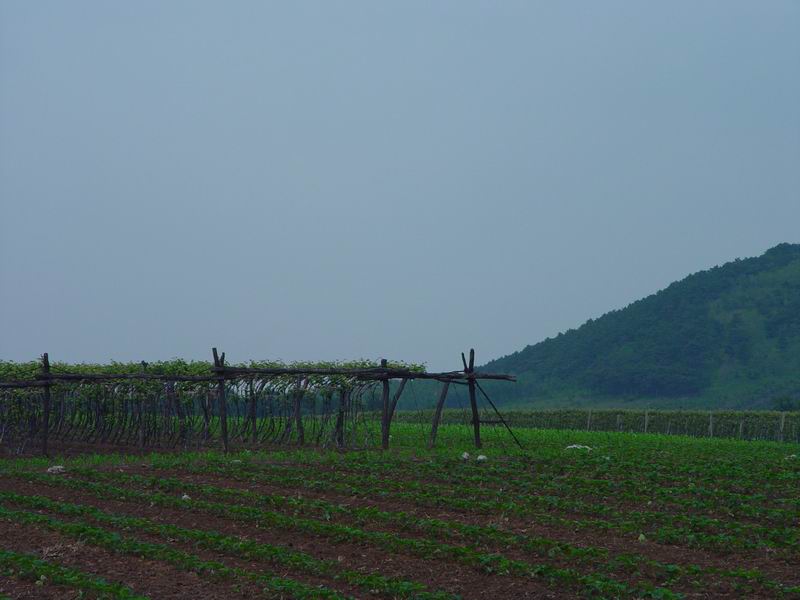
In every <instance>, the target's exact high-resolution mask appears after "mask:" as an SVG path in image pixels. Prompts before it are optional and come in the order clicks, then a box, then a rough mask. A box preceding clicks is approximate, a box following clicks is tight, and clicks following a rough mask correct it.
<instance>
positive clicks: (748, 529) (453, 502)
mask: <svg viewBox="0 0 800 600" xmlns="http://www.w3.org/2000/svg"><path fill="white" fill-rule="evenodd" d="M207 468H208V467H207V466H201V465H195V466H194V467H190V468H189V470H190V471H191V470H196V469H199V470H201V471H202V470H204V469H207ZM227 468H228V474H239V475H245V474H246V476H247V479H248V480H250V481H259V482H264V483H269V484H273V485H274V484H278V485H281V486H287V487H292V488H294V487H303V488H306V489H311V490H315V491H321V490H326V491H332V492H336V493H339V494H344V495H359V496H370V495H376V494H378V495H380V496H381V497H394V498H398V499H403V500H409V501H412V502H414V503H416V504H419V505H424V506H435V507H446V508H450V509H454V510H460V511H471V512H483V513H491V514H498V513H502V514H515V515H518V516H522V517H536V519H537V520H538V521H539V522H543V523H550V524H556V525H565V524H567V525H570V526H572V525H575V524H577V525H578V526H581V527H589V528H597V529H618V530H621V531H624V532H628V533H635V534H636V535H639V534H640V533H642V532H644V531H646V532H647V534H648V536H650V537H651V538H652V539H653V540H654V541H661V542H663V543H672V544H674V543H678V544H685V545H690V546H695V547H705V548H713V549H716V550H722V551H727V550H730V549H731V548H742V549H748V548H750V549H752V548H760V547H762V546H764V545H766V546H768V547H772V548H777V549H785V550H786V551H788V552H797V550H798V548H800V540H798V530H797V528H795V527H766V526H761V525H758V524H747V523H741V522H737V521H723V520H720V519H718V518H711V517H707V516H704V515H685V514H673V513H663V512H656V511H634V510H620V509H614V508H613V507H609V506H605V505H602V504H599V503H597V504H591V503H587V502H583V501H580V500H573V499H570V498H565V497H562V496H554V495H527V496H519V497H514V498H513V499H512V498H511V496H510V495H509V494H508V493H507V492H503V491H501V490H496V491H495V492H494V493H493V494H491V495H489V494H490V493H489V492H488V491H487V490H486V489H485V488H475V487H467V486H460V487H458V488H457V489H453V488H448V487H445V486H436V485H431V484H427V483H421V482H418V481H411V480H398V479H392V478H389V477H387V478H380V477H376V476H374V475H370V474H356V473H349V474H347V473H346V474H341V473H338V472H333V471H330V472H328V471H324V470H320V471H314V472H313V473H305V472H303V471H302V470H299V469H290V468H284V469H281V468H269V474H268V475H265V474H261V473H259V472H258V471H257V470H252V469H247V468H245V467H244V463H241V464H230V463H229V464H228V467H227ZM554 511H557V512H561V513H562V514H566V515H570V516H572V515H576V514H578V515H588V516H589V517H597V518H580V519H574V518H570V519H565V518H564V517H558V516H556V515H554V514H553V512H554Z"/></svg>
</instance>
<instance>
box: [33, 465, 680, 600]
mask: <svg viewBox="0 0 800 600" xmlns="http://www.w3.org/2000/svg"><path fill="white" fill-rule="evenodd" d="M24 478H26V479H30V480H34V481H40V482H42V483H45V482H48V481H50V482H51V483H53V484H54V485H63V486H66V487H74V488H75V489H80V490H83V491H86V492H91V493H92V494H95V495H96V496H98V497H101V498H112V499H117V500H124V501H131V502H139V503H147V504H153V505H157V506H164V507H169V508H181V509H184V510H200V511H202V512H207V513H210V514H214V515H217V516H220V517H224V518H236V519H241V520H243V521H250V522H256V523H258V524H259V525H262V526H267V527H274V528H278V529H282V530H287V531H301V532H304V533H310V534H314V535H319V536H324V537H326V538H329V539H331V540H332V541H334V542H351V543H361V544H369V545H373V546H375V547H379V548H382V549H384V550H387V551H389V552H399V553H407V554H411V555H414V556H418V557H421V558H426V559H432V558H435V559H442V558H447V559H450V560H454V561H457V562H459V563H462V564H465V565H467V566H470V567H473V568H476V569H478V570H481V571H483V572H485V573H491V574H497V575H515V576H521V577H531V578H534V579H540V580H543V581H545V582H547V583H550V584H558V585H568V586H570V587H574V588H578V589H582V590H583V591H584V593H586V595H589V596H592V595H599V596H602V597H605V596H631V595H636V596H639V597H658V598H674V597H677V596H676V595H675V594H672V592H670V591H669V590H667V589H665V588H658V587H654V586H651V585H649V584H642V585H641V586H637V589H633V588H630V587H629V586H627V585H626V584H624V583H621V582H619V581H617V580H615V579H613V578H611V577H607V576H605V575H602V574H598V573H589V574H581V573H580V572H578V571H575V570H574V569H571V568H558V567H555V566H552V565H550V564H547V563H529V562H525V561H520V560H513V559H509V558H506V557H505V556H503V555H501V554H496V553H485V552H481V551H480V550H478V549H477V548H475V547H473V546H459V545H450V544H444V543H441V542H438V541H435V540H431V539H427V538H406V537H401V536H399V535H396V534H393V533H387V532H382V531H371V530H370V531H368V530H364V529H359V528H356V527H352V526H347V525H340V524H335V523H330V522H324V521H318V520H314V519H306V518H302V517H298V516H287V515H284V514H281V513H278V512H275V511H270V510H264V509H260V508H256V507H251V506H242V505H236V504H230V503H215V502H207V501H202V500H194V499H193V500H192V501H191V502H185V501H183V500H181V499H180V498H179V497H178V496H176V495H167V494H163V493H161V492H150V493H144V492H138V491H134V490H131V489H127V488H119V487H115V486H111V485H106V484H101V483H94V482H89V481H85V480H70V479H64V478H62V479H59V478H54V477H48V476H46V475H42V474H34V473H26V474H24Z"/></svg>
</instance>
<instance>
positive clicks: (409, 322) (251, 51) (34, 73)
mask: <svg viewBox="0 0 800 600" xmlns="http://www.w3.org/2000/svg"><path fill="white" fill-rule="evenodd" d="M782 241H793V242H797V241H800V2H798V1H797V0H795V1H789V2H783V1H778V0H753V1H751V2H736V1H730V0H719V1H716V2H709V1H700V2H698V1H695V0H691V1H683V2H674V1H670V2H660V3H653V2H639V1H637V0H630V1H628V2H610V1H606V0H604V1H602V2H595V1H591V2H588V1H587V2H561V1H556V0H553V1H551V2H533V1H525V2H511V1H508V0H503V1H502V2H497V1H496V0H492V1H487V2H467V1H464V0H455V1H452V2H444V1H430V0H426V1H424V2H409V1H406V0H404V1H402V2H399V1H398V2H376V1H374V0H369V1H364V2H356V1H333V2H332V1H329V0H324V1H320V2H299V1H294V0H292V1H290V2H288V1H287V2H280V3H278V2H261V1H259V2H242V1H237V2H221V1H220V2H199V1H195V0H192V1H186V2H176V1H171V2H162V1H151V2H108V1H97V2H75V1H73V2H62V1H57V2H42V1H36V2H32V1H30V0H20V1H17V2H12V1H9V0H0V358H5V359H14V360H30V359H34V358H36V357H37V356H38V355H39V354H40V353H42V352H44V351H47V352H49V353H50V355H51V357H52V359H54V360H69V361H107V360H109V359H116V360H140V359H147V360H156V359H163V358H170V357H175V356H181V357H186V358H201V359H208V358H210V348H211V346H212V345H216V346H218V347H219V348H221V349H224V350H225V351H226V352H227V354H228V356H229V358H230V360H233V361H239V360H246V359H249V358H283V359H285V360H296V359H333V358H355V357H366V358H377V357H380V356H387V357H389V358H398V359H405V360H409V361H425V362H427V363H428V366H429V367H430V368H435V369H446V368H457V367H458V366H459V364H460V359H459V353H460V352H461V351H462V350H464V349H467V348H469V347H470V346H474V347H475V348H476V349H477V354H478V361H479V362H485V361H486V360H489V359H491V358H496V357H497V356H500V355H503V354H507V353H509V352H512V351H514V350H517V349H520V348H522V347H523V346H525V345H526V344H529V343H534V342H537V341H539V340H541V339H543V338H545V337H547V336H551V335H554V334H556V333H557V332H559V331H561V330H564V329H567V328H570V327H574V326H577V325H579V324H580V323H582V322H583V321H585V320H586V319H587V318H590V317H597V316H599V315H600V314H602V313H604V312H606V311H608V310H610V309H613V308H618V307H621V306H623V305H625V304H627V303H629V302H631V301H633V300H635V299H637V298H639V297H641V296H644V295H647V294H649V293H652V292H655V291H657V290H658V289H660V288H662V287H664V286H665V285H667V284H669V283H670V282H672V281H673V280H675V279H679V278H681V277H683V276H685V275H687V274H688V273H690V272H694V271H697V270H700V269H704V268H708V267H710V266H713V265H716V264H720V263H723V262H726V261H728V260H731V259H733V258H735V257H744V256H751V255H756V254H760V253H762V252H763V251H765V250H766V249H767V248H769V247H771V246H773V245H775V244H777V243H779V242H782Z"/></svg>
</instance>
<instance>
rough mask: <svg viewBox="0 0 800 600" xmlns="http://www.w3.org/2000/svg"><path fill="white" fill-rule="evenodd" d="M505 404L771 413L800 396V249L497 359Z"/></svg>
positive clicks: (728, 270) (738, 265)
mask: <svg viewBox="0 0 800 600" xmlns="http://www.w3.org/2000/svg"><path fill="white" fill-rule="evenodd" d="M482 370H485V371H494V372H507V373H514V374H517V375H518V376H519V382H518V383H517V384H516V385H505V386H493V389H494V394H495V396H496V397H497V399H498V400H502V401H503V403H505V404H508V403H513V404H527V403H531V404H533V405H542V404H550V405H552V404H565V405H566V404H572V405H574V404H587V405H600V404H605V405H609V404H616V405H619V404H621V403H622V404H623V405H624V403H626V402H631V403H636V404H642V403H647V404H650V405H652V406H674V407H689V406H708V407H731V408H733V407H741V408H745V407H748V408H750V407H752V408H770V407H772V406H774V405H775V403H776V402H777V401H779V400H780V399H781V398H783V399H786V398H795V399H797V398H799V397H800V244H780V245H778V246H776V247H774V248H772V249H771V250H769V251H767V252H766V253H764V254H763V255H761V256H759V257H756V258H748V259H744V260H736V261H734V262H730V263H727V264H725V265H723V266H720V267H715V268H713V269H710V270H708V271H701V272H699V273H695V274H694V275H690V276H688V277H686V278H685V279H683V280H682V281H678V282H676V283H673V284H672V285H670V286H669V287H667V288H666V289H664V290H662V291H660V292H658V293H656V294H653V295H652V296H648V297H646V298H644V299H642V300H639V301H637V302H634V303H633V304H630V305H629V306H627V307H625V308H623V309H621V310H616V311H612V312H610V313H608V314H605V315H603V316H602V317H600V318H598V319H594V320H589V321H588V322H586V323H584V324H583V325H582V326H581V327H579V328H578V329H572V330H569V331H567V332H566V333H562V334H559V335H558V336H557V337H555V338H550V339H546V340H544V341H543V342H540V343H538V344H535V345H533V346H528V347H526V348H525V349H523V350H521V351H519V352H515V353H514V354H511V355H509V356H505V357H503V358H500V359H498V360H494V361H492V362H490V363H488V364H486V365H484V366H483V367H482Z"/></svg>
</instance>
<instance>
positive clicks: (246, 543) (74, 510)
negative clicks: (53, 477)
mask: <svg viewBox="0 0 800 600" xmlns="http://www.w3.org/2000/svg"><path fill="white" fill-rule="evenodd" d="M0 501H6V502H10V503H13V504H18V505H21V506H25V507H27V508H35V509H42V510H47V511H51V512H59V513H61V514H64V515H70V516H79V517H86V518H91V519H92V520H93V521H96V522H98V523H101V524H104V525H108V526H112V527H116V528H121V529H124V530H139V531H142V532H145V533H148V534H153V535H157V536H160V537H162V538H164V539H167V540H182V541H186V542H190V543H192V544H193V545H195V546H198V547H201V548H205V549H208V550H213V551H216V552H221V553H224V554H229V555H232V556H236V557H239V558H245V559H248V560H259V561H266V562H269V563H271V564H273V565H275V566H281V567H287V568H291V569H294V570H297V571H299V572H302V573H307V574H310V575H317V576H321V577H330V578H332V579H336V580H342V581H345V582H347V583H349V584H352V585H355V586H358V587H361V588H363V589H364V590H366V591H369V592H371V593H381V594H385V595H387V596H390V597H392V598H416V599H418V600H453V599H454V598H455V597H454V596H453V595H452V594H448V593H445V592H428V591H426V590H425V586H424V585H422V584H420V583H417V582H413V581H407V580H402V579H398V578H388V577H383V576H381V575H378V574H364V573H360V572H358V571H352V570H348V569H342V568H341V567H340V565H339V564H338V563H336V562H333V561H329V560H318V559H316V558H314V557H312V556H311V555H309V554H306V553H304V552H299V551H296V550H292V549H289V548H286V547H281V546H275V545H272V544H264V543H258V542H254V541H251V540H246V539H243V538H241V537H233V536H226V535H223V534H220V533H216V532H213V531H204V530H199V529H185V528H182V527H178V526H175V525H164V524H159V523H154V522H153V521H150V520H148V519H143V518H137V517H129V516H121V515H114V514H110V513H108V512H105V511H102V510H100V509H98V508H95V507H93V506H88V505H81V504H70V503H66V502H59V501H54V500H50V499H48V498H45V497H41V496H24V495H20V494H14V493H7V492H6V493H4V492H0Z"/></svg>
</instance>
